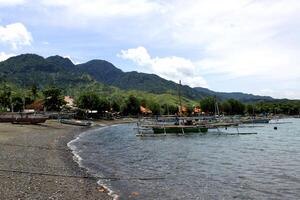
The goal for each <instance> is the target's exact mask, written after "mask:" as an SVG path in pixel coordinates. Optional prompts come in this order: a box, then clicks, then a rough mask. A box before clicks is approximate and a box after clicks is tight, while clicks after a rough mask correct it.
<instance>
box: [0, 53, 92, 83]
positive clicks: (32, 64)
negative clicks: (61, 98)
mask: <svg viewBox="0 0 300 200" xmlns="http://www.w3.org/2000/svg"><path fill="white" fill-rule="evenodd" d="M90 80H91V77H90V76H89V75H88V74H85V73H83V72H81V71H80V70H79V69H78V68H77V67H76V66H75V65H74V64H73V63H72V62H71V61H70V60H69V59H66V58H62V57H59V56H52V57H49V58H47V59H45V58H43V57H41V56H38V55H35V54H22V55H19V56H15V57H11V58H9V59H7V60H6V61H3V62H0V82H1V81H7V82H12V83H15V84H17V85H20V86H31V85H32V84H36V85H38V86H40V87H44V86H46V85H50V84H59V85H65V86H66V85H67V86H70V85H72V84H84V83H87V82H89V81H90Z"/></svg>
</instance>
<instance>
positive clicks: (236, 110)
mask: <svg viewBox="0 0 300 200" xmlns="http://www.w3.org/2000/svg"><path fill="white" fill-rule="evenodd" d="M225 102H226V104H229V105H230V107H231V112H230V113H229V114H230V115H236V114H244V112H245V105H244V104H243V103H242V102H240V101H238V100H235V99H228V100H227V101H225Z"/></svg>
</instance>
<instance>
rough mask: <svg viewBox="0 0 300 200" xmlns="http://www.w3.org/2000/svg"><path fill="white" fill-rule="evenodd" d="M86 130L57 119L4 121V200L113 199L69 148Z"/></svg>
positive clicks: (0, 184) (0, 136) (0, 191)
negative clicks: (37, 122) (26, 122)
mask: <svg viewBox="0 0 300 200" xmlns="http://www.w3.org/2000/svg"><path fill="white" fill-rule="evenodd" d="M85 129H86V128H83V127H76V126H70V125H63V124H60V123H58V122H57V121H54V120H49V121H47V122H46V123H45V124H41V125H13V124H10V123H1V124H0V159H1V162H0V179H1V181H0V197H1V199H112V198H111V197H110V196H109V195H108V194H107V193H106V190H105V189H104V188H103V187H101V186H99V185H97V179H96V178H93V177H91V176H90V175H89V174H87V173H86V171H85V170H84V169H82V168H80V167H79V166H78V164H77V163H76V162H75V161H74V160H73V154H72V152H71V151H70V149H68V147H67V143H68V142H69V141H71V140H72V139H74V138H75V137H76V136H77V135H78V134H80V133H81V132H83V131H84V130H85Z"/></svg>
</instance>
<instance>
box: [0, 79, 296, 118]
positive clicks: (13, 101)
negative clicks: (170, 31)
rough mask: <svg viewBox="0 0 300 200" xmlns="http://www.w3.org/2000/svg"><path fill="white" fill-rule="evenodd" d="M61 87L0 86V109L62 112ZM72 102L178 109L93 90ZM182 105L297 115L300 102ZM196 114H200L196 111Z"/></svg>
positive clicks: (163, 111)
mask: <svg viewBox="0 0 300 200" xmlns="http://www.w3.org/2000/svg"><path fill="white" fill-rule="evenodd" d="M63 94H64V90H63V89H62V88H59V87H56V86H48V87H46V88H44V89H39V88H38V87H37V86H36V85H32V87H30V88H27V89H24V88H18V87H15V86H13V85H8V84H2V85H0V111H7V110H10V111H11V110H13V111H14V112H19V111H22V110H23V109H24V108H25V107H26V106H27V105H30V104H32V103H34V102H35V101H37V100H39V101H42V102H43V106H44V108H45V110H47V111H61V109H65V108H66V106H65V105H66V102H65V101H64V95H63ZM75 104H76V106H77V107H78V108H79V109H82V110H96V111H97V112H98V113H100V114H101V113H102V114H104V113H107V112H110V113H120V114H121V115H126V116H128V115H138V114H141V110H140V107H141V106H142V107H144V108H147V109H148V110H151V112H152V115H174V114H177V113H178V112H179V107H178V104H179V102H178V104H177V105H176V104H174V103H173V104H171V103H161V102H159V101H155V100H153V99H151V98H147V96H143V95H140V96H135V95H132V94H130V95H127V96H126V95H121V94H120V93H116V94H111V95H107V94H105V95H103V94H101V93H100V92H95V91H80V92H79V93H78V95H76V97H75ZM184 106H185V114H186V115H192V114H194V111H195V108H201V112H203V113H204V114H206V115H207V114H210V115H214V114H215V113H216V112H219V113H220V114H225V115H244V114H249V115H255V114H286V115H298V114H299V112H300V101H296V100H295V101H292V100H280V101H279V100H278V101H273V102H258V103H248V104H245V103H242V102H240V101H238V100H235V99H228V100H225V101H219V100H218V99H217V98H216V97H205V98H203V99H201V100H199V102H198V103H197V104H196V103H195V104H193V105H192V104H188V105H184ZM198 114H199V113H198Z"/></svg>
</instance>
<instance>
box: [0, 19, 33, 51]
mask: <svg viewBox="0 0 300 200" xmlns="http://www.w3.org/2000/svg"><path fill="white" fill-rule="evenodd" d="M32 41H33V39H32V36H31V33H30V32H29V31H28V30H27V28H26V27H25V26H24V25H23V24H22V23H14V24H9V25H6V26H0V43H4V44H9V45H11V47H12V48H13V49H14V50H16V49H18V47H20V46H26V45H31V43H32Z"/></svg>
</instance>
